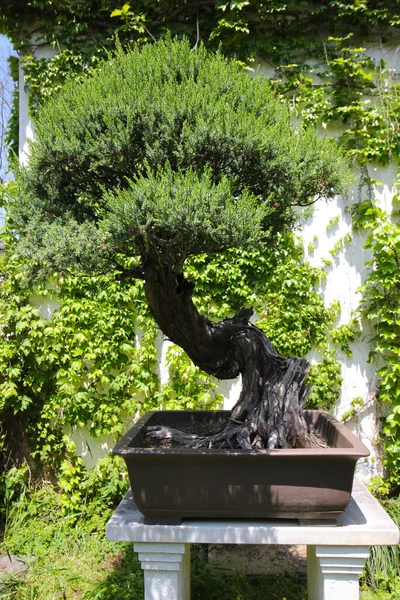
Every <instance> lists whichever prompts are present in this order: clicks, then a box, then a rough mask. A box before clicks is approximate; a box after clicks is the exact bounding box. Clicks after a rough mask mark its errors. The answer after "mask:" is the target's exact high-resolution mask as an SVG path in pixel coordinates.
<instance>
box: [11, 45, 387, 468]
mask: <svg viewBox="0 0 400 600" xmlns="http://www.w3.org/2000/svg"><path fill="white" fill-rule="evenodd" d="M52 52H53V51H52V49H50V48H48V47H47V48H46V47H39V48H37V49H36V50H35V54H36V56H37V57H38V58H42V57H49V56H51V54H52ZM376 52H378V51H377V50H376V49H374V53H376ZM388 53H389V54H388ZM385 58H386V59H387V60H390V61H391V64H398V54H397V52H396V51H395V50H393V49H389V50H385ZM396 61H397V62H396ZM20 90H21V96H20V160H21V161H22V162H25V161H26V159H27V154H28V140H29V139H30V138H31V137H32V136H33V134H34V131H33V125H32V121H31V119H30V117H29V115H28V95H27V91H26V90H25V89H24V82H23V73H22V72H21V74H20ZM359 175H360V174H359V173H356V176H359ZM370 175H371V177H373V178H374V179H376V180H379V181H381V182H382V185H379V186H376V188H375V194H376V197H377V198H378V199H379V202H380V203H381V205H382V207H383V208H385V209H386V210H388V211H389V212H390V210H391V198H392V195H393V191H392V188H391V185H392V182H393V181H394V179H395V175H396V171H395V167H394V166H393V165H390V166H388V167H387V168H385V169H383V168H380V167H370ZM358 200H359V198H358V189H357V187H356V186H355V187H354V190H353V191H352V193H351V194H350V196H349V198H347V199H343V198H341V197H338V198H336V199H335V200H334V201H332V202H328V203H326V202H322V201H321V202H319V203H318V204H316V205H315V210H314V213H313V215H312V217H311V218H309V219H308V221H307V223H306V224H305V226H304V231H303V234H302V235H303V239H304V249H305V255H306V258H307V259H308V260H309V261H310V263H311V264H312V265H315V266H321V265H322V264H323V263H322V260H323V259H329V260H331V265H330V266H326V267H325V270H326V273H327V278H326V281H324V282H323V283H322V284H321V287H320V290H319V292H320V294H321V296H322V297H323V299H324V301H325V303H326V304H330V303H331V302H332V301H333V300H339V301H340V305H341V313H340V316H339V318H338V322H337V325H339V324H344V323H347V322H348V321H349V320H350V319H351V317H352V315H353V312H354V311H355V310H356V309H357V307H358V304H359V301H360V294H359V292H358V288H359V286H360V285H361V284H362V283H363V281H364V280H365V278H366V276H367V272H366V269H365V266H364V263H365V261H366V260H368V259H369V255H368V252H367V251H366V250H364V249H363V245H364V241H365V240H364V238H363V236H362V235H359V234H354V233H353V232H352V229H351V216H350V213H349V207H350V206H351V204H353V203H355V202H357V201H358ZM335 216H339V221H338V223H337V224H336V225H335V226H334V227H332V228H327V225H328V223H329V221H330V219H331V218H332V217H335ZM347 233H351V234H352V236H353V237H352V241H351V242H350V243H349V244H348V245H346V246H345V247H343V249H342V250H341V251H340V252H339V254H338V255H337V256H335V257H332V256H331V255H330V253H329V251H330V250H331V249H332V248H333V246H334V244H335V242H336V241H338V240H339V239H340V238H342V237H343V236H344V235H346V234H347ZM314 236H317V240H315V239H314ZM310 244H312V246H313V251H312V252H311V251H310V250H309V245H310ZM32 301H33V303H34V304H35V305H36V306H37V307H38V308H40V310H41V312H42V314H43V315H44V316H45V317H47V318H50V316H51V314H52V312H53V310H54V308H55V306H54V304H52V303H49V301H48V299H46V298H39V297H36V298H34V299H32ZM369 334H370V332H369V331H368V330H366V329H365V323H363V324H362V337H361V338H360V339H358V340H357V341H356V342H355V343H353V344H352V345H351V348H352V351H353V356H352V357H351V358H348V357H346V356H345V355H344V354H343V353H342V354H341V355H340V356H339V359H340V361H341V364H342V376H343V386H342V391H341V394H340V398H339V401H338V403H337V405H336V406H335V408H334V411H333V413H334V414H335V415H336V416H337V417H338V418H341V416H342V415H343V413H344V412H346V411H347V410H348V409H349V407H350V403H351V401H352V400H353V399H354V398H356V397H361V398H362V399H363V400H364V403H365V404H364V407H363V408H362V409H361V410H360V413H359V415H358V417H357V418H356V419H354V420H352V421H351V422H350V423H348V425H349V427H350V429H352V430H353V431H354V432H355V433H356V434H357V435H358V436H359V437H360V438H361V439H362V441H363V442H364V443H365V444H366V445H367V446H368V447H369V448H370V449H371V457H370V458H368V459H365V460H364V461H363V462H362V463H361V464H359V465H358V471H359V473H360V474H361V475H362V476H365V478H368V477H369V476H370V475H372V474H375V473H377V472H379V471H380V462H379V455H378V454H377V450H376V445H375V443H374V442H375V440H376V439H377V436H378V425H379V423H378V419H379V414H378V411H377V409H378V406H377V403H376V401H375V393H376V390H377V380H376V376H375V365H374V364H369V363H368V362H367V360H368V354H369V350H370V346H369V344H368V337H369ZM159 346H160V376H161V381H165V380H166V379H167V372H166V368H165V362H164V359H165V353H166V348H167V342H163V341H162V339H161V337H160V343H159ZM308 358H309V360H310V361H311V362H313V361H315V360H316V359H318V353H316V352H314V353H311V354H310V356H309V357H308ZM219 391H220V392H221V393H222V394H223V395H224V397H225V404H224V407H225V408H228V409H229V408H231V407H232V406H233V404H234V403H235V401H236V400H237V398H238V396H239V393H240V381H239V380H235V381H231V382H221V383H220V386H219ZM73 439H74V441H75V442H76V445H77V450H78V452H79V454H80V455H81V456H82V458H83V460H84V463H85V464H86V465H87V466H88V467H89V466H92V465H93V464H94V463H95V461H96V460H97V459H98V458H100V457H101V456H103V455H104V454H105V453H106V452H107V451H109V449H110V448H111V447H112V440H111V438H107V437H104V438H103V439H101V440H93V439H91V438H90V434H89V430H82V429H80V430H76V431H75V432H74V433H73Z"/></svg>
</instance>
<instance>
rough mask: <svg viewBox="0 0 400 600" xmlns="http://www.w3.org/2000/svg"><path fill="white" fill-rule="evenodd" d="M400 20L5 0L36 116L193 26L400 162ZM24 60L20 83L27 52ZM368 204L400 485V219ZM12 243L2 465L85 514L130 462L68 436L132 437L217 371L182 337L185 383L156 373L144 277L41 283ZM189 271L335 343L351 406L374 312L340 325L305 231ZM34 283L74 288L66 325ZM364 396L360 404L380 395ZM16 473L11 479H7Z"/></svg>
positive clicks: (366, 306) (1, 15)
mask: <svg viewBox="0 0 400 600" xmlns="http://www.w3.org/2000/svg"><path fill="white" fill-rule="evenodd" d="M35 23H37V24H38V26H37V29H35ZM399 25H400V12H399V10H398V2H396V1H394V0H391V1H389V2H385V3H384V5H382V3H381V2H379V1H377V0H369V1H367V0H351V1H350V2H341V1H339V0H324V1H323V2H319V3H315V2H309V1H306V0H304V1H302V2H297V1H294V0H290V1H289V2H283V1H282V0H267V1H266V2H262V3H260V2H256V1H255V0H248V1H245V2H243V1H235V2H231V1H229V2H227V1H225V0H199V1H198V2H196V3H190V2H188V3H184V4H183V5H182V3H180V2H178V1H177V0H163V2H158V1H156V0H150V1H149V0H146V1H145V0H139V1H138V2H135V3H134V4H133V3H122V2H121V3H116V2H115V0H102V1H100V0H90V1H88V2H84V3H82V2H75V1H72V0H54V1H53V2H51V3H49V2H44V1H43V0H29V2H20V0H9V1H8V2H7V3H6V5H5V6H3V7H1V8H0V30H1V32H3V33H5V34H6V35H8V36H9V37H10V38H11V39H12V40H13V43H14V46H15V47H16V48H17V49H18V50H19V51H20V53H21V57H22V65H23V69H24V73H25V78H26V83H27V86H28V87H29V91H30V108H31V111H32V113H34V112H35V110H37V109H39V108H40V105H41V103H42V102H44V101H46V99H47V98H49V97H50V96H51V95H53V94H55V93H57V91H58V90H59V88H60V86H61V85H62V84H63V83H64V81H65V80H66V79H67V78H68V77H85V76H86V75H87V74H90V73H91V72H93V71H94V70H95V69H97V68H99V66H100V65H101V60H102V59H103V58H104V57H105V56H106V55H107V53H108V52H110V51H111V52H112V51H113V49H114V48H115V46H116V45H117V44H122V45H123V46H124V45H129V44H131V43H147V42H150V43H151V42H152V40H153V39H156V38H158V37H159V36H161V35H163V34H164V33H165V32H166V31H171V32H172V34H177V35H182V34H184V35H186V36H187V37H189V39H190V40H191V41H192V44H193V47H196V44H198V42H199V40H200V39H201V40H202V41H203V42H205V43H206V44H207V45H208V46H209V47H211V48H216V47H218V46H219V47H221V49H222V51H223V52H224V53H226V54H229V55H235V56H236V58H237V60H238V61H240V62H242V63H243V65H244V66H246V68H252V67H254V63H255V60H257V61H258V62H260V61H261V62H263V61H264V62H263V64H266V65H273V66H274V68H273V70H272V76H271V82H272V85H273V86H274V87H275V89H276V93H277V94H278V95H279V96H280V97H281V99H282V101H284V102H289V105H290V106H291V107H292V110H293V114H294V115H295V116H301V118H302V122H303V123H304V124H305V125H306V126H320V127H322V128H325V129H326V130H327V132H329V131H333V130H335V131H336V130H338V131H339V135H340V140H341V143H342V144H343V145H344V146H345V147H346V148H347V149H348V151H349V153H350V155H351V156H352V158H353V160H354V161H358V163H359V164H361V165H364V164H366V163H368V162H370V161H378V162H380V163H382V164H386V163H388V162H389V161H391V160H393V159H398V158H399V151H400V141H399V127H398V122H399V116H400V102H399V87H398V86H399V84H398V82H397V80H396V73H395V71H394V69H393V66H392V65H391V64H388V63H386V62H385V61H384V60H383V59H381V58H372V56H371V53H370V52H369V49H370V48H371V47H372V46H373V45H375V46H378V47H380V46H382V45H383V44H388V43H389V44H392V45H394V44H395V43H397V40H398V37H399V29H398V28H399ZM32 39H34V44H33V46H32ZM45 43H49V44H50V45H52V46H53V47H54V48H55V50H56V53H55V56H54V57H53V58H51V59H49V60H43V59H38V58H37V57H36V56H35V54H36V52H35V49H36V48H37V47H39V46H40V45H42V44H45ZM11 62H12V72H13V76H14V78H15V79H16V76H17V68H16V67H17V63H16V60H15V59H12V60H11ZM16 99H17V96H16ZM17 108H18V103H17V100H16V101H15V105H14V111H13V116H12V120H11V124H10V128H9V142H10V144H11V145H13V147H14V148H15V147H16V145H15V144H16V142H17V135H18V128H17V124H18V115H17ZM9 185H10V184H9ZM356 212H357V214H358V216H359V219H358V221H357V222H358V224H359V226H363V227H366V228H368V229H369V231H370V237H369V239H368V242H367V246H368V248H369V249H370V250H371V252H372V253H373V260H372V262H371V264H370V265H369V267H370V275H369V279H368V280H367V281H366V283H365V284H364V286H363V288H362V290H361V291H362V294H363V303H362V308H361V310H362V314H363V315H364V316H365V317H366V318H368V319H369V320H370V321H371V323H372V326H373V327H374V328H375V333H376V335H375V340H374V342H373V343H374V349H373V353H374V357H375V358H377V357H379V359H380V360H381V361H382V362H381V364H382V368H381V369H380V371H379V376H380V382H381V383H380V400H381V401H382V402H383V403H385V404H386V405H387V406H388V407H389V409H388V413H389V416H388V417H387V418H386V420H385V423H384V429H383V435H384V436H385V442H384V446H385V453H386V458H385V464H386V466H387V468H388V478H387V483H386V484H385V486H386V487H385V486H383V484H382V483H381V488H380V489H381V490H384V491H385V490H386V491H388V490H389V489H394V488H395V487H396V485H398V481H399V475H400V452H399V450H400V448H399V446H398V442H397V440H398V438H399V427H400V417H399V415H400V408H399V406H400V391H399V390H400V377H399V374H400V371H399V369H398V366H397V363H396V359H397V362H398V347H399V337H398V336H399V331H398V319H399V317H398V310H399V308H398V300H396V298H398V297H399V296H398V292H399V288H398V286H399V277H400V275H399V273H400V269H399V263H398V262H397V257H398V253H399V243H400V242H399V231H398V225H396V223H395V218H396V215H395V214H394V215H393V216H392V218H389V216H388V215H387V214H386V213H385V212H384V211H383V210H382V209H380V208H379V207H378V206H377V205H376V203H371V201H370V200H369V201H368V202H367V203H361V204H360V205H359V206H358V207H357V211H356ZM332 225H333V224H332ZM348 243H351V234H347V235H346V236H344V237H343V238H341V239H340V240H339V241H338V242H337V244H335V246H334V248H333V249H332V251H331V254H332V256H335V255H336V254H337V253H338V252H340V251H341V249H342V248H343V246H344V245H346V244H348ZM8 245H9V248H10V251H9V256H8V257H7V259H6V260H5V261H3V263H2V266H1V271H2V275H1V292H0V315H1V318H0V327H1V331H2V337H1V342H0V372H1V374H2V379H1V384H0V392H1V393H0V397H1V404H0V414H1V420H2V423H3V425H2V428H1V429H0V454H1V457H2V459H1V460H2V466H3V470H4V472H5V471H7V469H9V468H10V467H12V465H17V466H22V465H25V467H23V468H27V465H29V470H31V471H32V472H33V473H34V474H35V469H36V470H37V471H38V472H39V471H40V469H41V468H42V469H43V467H44V468H45V469H47V470H48V471H49V472H52V473H50V474H51V475H52V477H54V476H55V473H56V472H58V481H59V485H60V487H61V489H62V490H63V491H64V497H65V510H66V511H68V510H72V511H74V510H77V509H78V507H79V506H80V503H82V500H83V498H85V497H87V495H88V494H90V491H89V489H90V485H91V486H92V488H93V489H97V490H98V489H100V487H101V486H100V483H99V482H100V481H103V483H104V482H105V481H109V482H113V483H112V484H111V483H110V484H109V488H110V492H109V497H111V496H112V494H113V493H114V492H115V491H116V490H117V491H118V492H119V493H120V491H121V486H123V485H124V483H123V481H124V478H123V477H122V478H121V476H120V468H121V467H120V465H119V464H116V463H115V462H114V461H113V459H111V458H110V457H108V458H106V459H104V460H103V461H101V462H100V463H99V464H98V466H97V467H96V469H97V471H96V473H97V475H96V476H95V475H93V473H94V472H93V473H87V472H86V471H85V469H84V468H83V464H82V461H81V460H80V459H79V458H78V457H77V456H76V452H75V448H74V445H73V442H72V440H71V437H70V433H68V432H71V430H72V429H73V428H74V427H76V426H78V425H80V424H85V425H86V426H88V427H89V430H90V433H91V435H92V436H93V437H99V436H100V435H103V434H105V433H106V434H110V435H113V436H116V437H117V436H119V435H120V434H121V433H122V430H123V428H124V426H125V425H124V424H125V422H126V417H127V415H133V414H136V413H137V412H143V411H145V410H149V409H151V408H154V407H156V406H160V405H161V406H164V407H169V408H192V407H193V406H194V403H195V405H196V407H199V406H200V407H204V408H209V407H214V406H217V405H218V403H220V401H221V398H220V396H219V395H218V392H217V390H216V387H215V382H214V381H212V380H211V379H210V378H209V377H207V376H205V375H204V374H203V373H201V372H199V371H198V369H196V368H195V367H193V365H192V364H191V363H190V361H189V360H188V359H187V357H186V356H184V355H182V352H181V351H180V350H179V349H177V348H176V347H171V348H170V349H169V351H168V356H167V366H168V369H169V373H170V378H169V381H168V382H167V383H165V384H163V385H161V383H160V380H159V377H158V375H157V373H156V368H155V365H156V362H157V351H156V335H157V332H156V328H155V325H154V322H153V321H152V319H151V317H150V315H149V314H148V311H147V308H146V304H145V302H144V299H143V292H142V289H141V285H140V284H139V283H137V282H133V283H132V282H130V283H128V282H120V283H117V281H116V279H115V277H113V276H110V277H103V278H100V279H99V278H98V277H93V278H77V277H74V276H73V275H71V276H69V277H64V278H62V279H59V280H57V281H55V284H54V286H53V287H54V289H52V290H32V289H29V288H26V287H24V285H23V282H22V280H21V275H20V269H19V265H17V264H15V262H14V261H13V257H12V240H8ZM325 262H326V264H328V263H329V260H326V261H325ZM222 265H223V266H222ZM186 269H187V273H186V275H187V277H188V278H190V277H192V278H193V279H195V280H196V282H197V296H196V302H197V303H198V308H199V310H200V311H202V312H204V313H205V314H207V315H208V316H209V317H211V318H224V317H225V316H227V315H228V314H231V313H232V312H233V311H235V310H237V309H238V308H239V307H240V306H242V305H247V306H248V305H252V306H253V307H254V308H255V310H256V314H257V315H258V321H257V325H258V326H259V327H261V328H262V329H263V330H264V331H265V332H266V333H267V334H268V335H269V336H270V337H271V339H272V341H273V343H274V344H275V345H276V346H277V348H278V349H279V351H280V352H281V353H282V354H284V355H289V354H293V355H299V356H304V355H305V354H306V353H307V352H308V351H309V350H310V349H311V348H312V347H317V348H319V350H320V351H321V353H322V361H321V362H320V363H319V365H315V366H313V367H312V370H311V374H310V380H311V381H312V383H313V392H312V396H311V398H310V400H309V406H310V407H317V406H322V407H324V408H330V407H331V406H332V405H333V404H334V402H335V401H336V399H337V397H338V394H339V390H340V385H341V375H340V364H339V362H338V361H337V358H336V350H335V348H339V349H340V350H341V351H343V352H345V353H346V354H349V353H350V347H349V344H350V343H351V342H352V341H353V340H354V339H355V336H357V335H359V330H358V325H357V321H355V320H354V321H352V322H350V323H349V324H347V325H342V326H341V327H338V328H334V322H335V319H336V317H337V314H338V310H339V307H338V306H337V305H333V306H332V307H328V308H326V307H324V305H323V302H322V300H321V298H320V297H319V296H318V295H317V294H316V292H315V289H316V287H317V286H318V285H319V283H320V281H321V279H323V277H324V276H325V273H324V271H323V270H319V269H315V268H312V267H311V266H310V265H309V264H308V263H307V262H305V261H304V257H303V255H302V250H301V244H300V243H298V241H296V237H295V236H294V235H293V234H287V235H285V236H282V238H281V239H280V240H279V244H278V245H277V247H275V248H257V249H255V250H253V251H251V252H249V251H247V252H244V251H238V250H235V249H233V250H231V251H230V252H229V253H228V254H227V255H225V256H222V257H218V256H216V257H206V256H198V257H196V258H194V259H192V260H191V262H190V263H188V264H187V267H186ZM33 292H35V293H36V294H37V293H41V294H43V295H45V294H46V295H51V296H53V297H56V299H57V302H58V304H59V308H58V309H57V310H56V312H55V313H54V315H53V318H52V320H51V321H47V320H46V319H43V318H42V317H41V316H40V313H39V311H38V310H36V309H35V308H34V307H33V306H32V303H31V301H30V300H31V294H32V293H33ZM396 302H397V304H396ZM396 311H397V312H396ZM328 332H330V333H329V334H328ZM194 399H195V400H194ZM354 402H355V405H354V407H353V408H352V410H353V409H354V411H357V410H358V409H359V407H360V406H362V403H360V401H359V399H355V401H354ZM397 409H398V410H397ZM352 414H353V413H352ZM15 440H18V442H15ZM11 456H12V457H13V460H12V461H10V457H11ZM96 477H97V478H96ZM102 478H103V479H102ZM1 481H3V483H1ZM4 482H5V479H4V478H3V480H1V479H0V486H1V485H3V487H4V486H6V483H4ZM94 482H97V483H96V484H94ZM89 483H90V485H89ZM104 485H105V484H104ZM96 486H97V487H96ZM99 486H100V487H99ZM101 489H104V487H103V488H101ZM112 490H114V491H112Z"/></svg>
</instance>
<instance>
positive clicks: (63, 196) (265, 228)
mask: <svg viewBox="0 0 400 600" xmlns="http://www.w3.org/2000/svg"><path fill="white" fill-rule="evenodd" d="M346 179H347V167H346V163H345V160H344V159H343V157H342V155H341V154H340V152H339V151H338V150H337V148H336V147H335V145H334V144H333V143H331V142H330V141H328V140H323V139H320V138H318V137H317V136H316V135H315V134H314V133H313V132H311V131H308V130H304V129H301V128H298V129H296V128H294V127H293V126H292V125H291V123H290V119H289V113H288V110H287V108H286V107H285V106H284V105H282V103H281V102H279V101H278V100H277V99H276V98H275V97H274V94H273V92H272V91H271V88H270V84H269V83H268V81H267V80H266V79H263V78H262V77H253V76H249V75H248V74H247V73H245V72H244V71H243V69H242V68H241V67H240V66H239V65H237V64H236V63H235V62H233V61H228V60H227V59H225V58H224V57H223V56H222V55H220V54H210V53H208V52H207V51H206V49H205V48H204V47H202V46H200V47H198V48H197V49H195V50H191V48H190V46H189V44H188V42H186V41H177V40H170V39H167V40H163V41H160V42H158V43H156V44H153V45H150V44H149V45H146V46H144V47H142V48H141V49H140V48H137V47H135V48H133V49H132V50H130V51H128V52H127V53H124V52H123V51H122V50H120V51H118V52H117V54H116V55H115V56H114V57H111V58H110V59H109V60H108V61H107V62H106V63H104V65H103V67H102V69H101V70H100V72H98V73H97V74H95V75H92V76H91V77H87V78H86V79H84V80H83V81H82V82H80V83H78V84H77V83H76V82H74V81H70V82H69V83H67V84H66V86H65V87H64V88H63V89H62V91H61V92H60V93H59V94H58V96H57V97H56V98H54V99H53V100H51V101H49V102H48V103H47V104H46V105H44V106H43V107H42V109H41V111H40V114H39V117H38V119H37V122H36V140H35V141H34V142H33V143H32V144H31V147H30V157H29V164H28V166H27V167H26V168H23V169H21V171H20V174H19V191H18V193H17V194H16V195H14V198H13V200H12V202H11V203H10V206H9V209H8V210H9V213H8V214H9V217H8V218H9V224H10V226H11V227H12V228H13V229H14V232H15V235H16V238H17V239H18V243H17V246H18V252H19V253H20V255H22V256H25V257H27V259H28V261H29V265H30V269H31V272H32V271H33V272H36V274H37V275H42V276H43V275H44V276H47V275H49V274H51V273H54V271H59V272H60V271H61V272H62V271H65V270H67V269H73V270H74V271H75V272H82V271H84V272H88V271H89V272H94V271H95V270H101V271H102V272H104V271H105V270H115V269H117V270H118V272H119V277H120V278H126V277H137V278H142V279H143V280H144V288H145V294H146V298H147V301H148V304H149V307H150V309H151V312H152V314H153V316H154V318H155V320H156V322H157V323H158V325H159V327H160V329H161V330H162V332H163V333H164V334H165V335H166V336H167V337H168V338H169V339H170V340H172V341H173V342H174V343H176V344H178V345H180V346H181V347H182V348H183V349H184V350H185V351H186V352H187V354H188V355H189V357H190V358H191V359H192V361H193V362H194V363H195V364H196V365H197V366H199V367H200V368H201V369H203V370H204V371H206V372H207V373H209V374H211V375H213V376H215V377H217V378H219V379H230V378H234V377H236V376H237V375H239V374H241V376H242V382H243V388H242V392H241V395H240V398H239V400H238V402H237V404H236V405H235V407H234V408H233V410H232V413H231V417H230V419H229V422H228V423H227V424H226V426H225V427H224V428H223V429H222V431H221V432H219V433H218V434H216V435H213V436H210V437H207V438H199V439H195V440H193V439H192V438H190V439H189V436H188V437H187V438H185V435H184V434H182V433H180V432H175V433H173V435H176V436H177V437H179V436H180V437H181V438H182V439H183V440H185V439H186V442H187V443H188V444H189V443H190V444H192V445H197V446H200V445H207V446H208V447H232V448H262V447H264V448H265V447H267V448H282V447H283V448H284V447H290V446H292V445H294V443H295V442H296V439H299V438H300V439H301V438H306V437H307V432H306V425H305V421H304V418H303V416H302V409H303V407H304V403H305V401H306V398H307V395H308V393H309V386H308V385H307V383H306V381H305V379H306V376H307V373H308V364H307V361H306V360H304V359H298V358H288V359H285V358H283V357H281V356H280V355H279V354H278V352H277V351H276V350H275V348H274V347H273V345H272V344H271V342H270V341H269V340H268V338H267V337H266V336H265V334H264V333H263V332H262V331H261V330H260V329H258V328H257V327H255V326H254V325H252V324H251V323H250V322H249V318H250V316H251V314H252V311H251V309H247V308H243V309H241V310H239V311H238V313H237V314H236V315H235V316H232V317H231V318H228V319H225V320H224V321H222V322H211V321H210V320H208V319H207V318H206V317H205V316H203V315H201V314H199V312H198V311H197V309H196V306H195V305H194V303H193V301H192V292H193V288H194V284H195V282H193V281H188V280H187V279H186V278H185V276H184V274H183V267H184V264H185V261H186V260H187V258H188V257H190V256H191V255H194V254H200V253H216V252H222V251H225V250H226V249H229V248H232V247H241V246H243V247H244V246H249V245H250V246H251V245H254V244H259V243H271V244H273V243H274V242H275V237H276V234H277V232H279V231H281V230H282V229H284V228H285V227H290V226H291V225H292V224H293V223H294V222H295V218H296V207H304V206H307V205H309V204H311V203H313V202H315V201H316V200H317V199H319V198H331V197H333V196H334V195H335V194H336V193H339V192H341V191H342V188H343V185H344V182H345V181H346ZM154 435H155V436H164V435H167V434H166V432H165V431H155V432H154Z"/></svg>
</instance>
